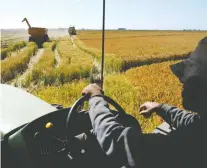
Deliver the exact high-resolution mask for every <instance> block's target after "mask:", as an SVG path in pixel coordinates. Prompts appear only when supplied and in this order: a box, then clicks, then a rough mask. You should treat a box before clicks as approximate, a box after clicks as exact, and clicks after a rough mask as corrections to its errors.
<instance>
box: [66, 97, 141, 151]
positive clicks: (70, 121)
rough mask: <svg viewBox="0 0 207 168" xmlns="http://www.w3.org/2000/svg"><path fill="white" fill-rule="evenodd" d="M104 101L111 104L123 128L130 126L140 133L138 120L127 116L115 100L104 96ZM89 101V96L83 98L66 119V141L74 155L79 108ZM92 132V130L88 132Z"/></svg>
mask: <svg viewBox="0 0 207 168" xmlns="http://www.w3.org/2000/svg"><path fill="white" fill-rule="evenodd" d="M103 98H104V100H105V101H106V102H107V103H109V104H111V105H112V106H113V107H114V108H115V109H116V110H117V111H114V110H111V112H112V114H114V115H115V117H116V119H117V120H118V122H119V123H121V124H122V125H123V126H129V127H135V128H136V129H138V131H141V127H140V125H139V123H138V122H137V120H136V119H135V118H134V117H132V116H131V115H129V114H126V112H125V111H124V109H123V108H122V107H121V106H120V105H119V104H118V103H117V102H115V101H114V100H113V99H111V98H110V97H107V96H103ZM85 101H88V96H82V97H81V98H79V99H78V100H77V101H76V102H75V103H74V104H73V106H72V107H71V108H70V110H69V113H68V116H67V119H66V141H67V147H68V149H69V151H70V153H71V154H72V153H73V152H75V151H74V150H73V148H74V145H73V144H74V137H75V134H76V132H75V127H74V125H77V121H78V120H77V119H78V112H77V110H78V108H79V107H80V106H81V105H82V104H83V103H84V102H85ZM88 131H90V130H88Z"/></svg>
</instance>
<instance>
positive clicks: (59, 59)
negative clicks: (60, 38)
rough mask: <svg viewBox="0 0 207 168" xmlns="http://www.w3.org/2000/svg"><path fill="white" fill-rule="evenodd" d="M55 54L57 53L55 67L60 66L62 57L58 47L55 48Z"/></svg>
mask: <svg viewBox="0 0 207 168" xmlns="http://www.w3.org/2000/svg"><path fill="white" fill-rule="evenodd" d="M54 54H55V60H56V65H55V67H58V66H59V65H60V64H61V58H60V55H59V53H58V50H57V47H56V48H55V51H54Z"/></svg>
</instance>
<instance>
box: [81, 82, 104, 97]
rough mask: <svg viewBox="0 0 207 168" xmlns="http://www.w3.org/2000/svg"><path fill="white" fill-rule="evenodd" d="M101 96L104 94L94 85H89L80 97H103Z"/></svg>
mask: <svg viewBox="0 0 207 168" xmlns="http://www.w3.org/2000/svg"><path fill="white" fill-rule="evenodd" d="M103 94H104V92H103V91H102V90H101V88H100V87H99V86H98V85H97V84H95V83H93V84H89V85H88V86H86V87H85V88H84V89H83V91H82V95H88V96H89V97H93V96H97V95H103Z"/></svg>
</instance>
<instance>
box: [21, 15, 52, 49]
mask: <svg viewBox="0 0 207 168" xmlns="http://www.w3.org/2000/svg"><path fill="white" fill-rule="evenodd" d="M24 21H26V23H27V25H28V27H29V29H28V34H29V35H30V37H29V42H35V43H36V44H37V45H38V47H42V44H43V43H44V42H46V41H48V40H49V37H48V34H47V32H48V29H46V28H41V27H31V25H30V24H29V22H28V20H27V18H24V19H23V20H22V22H24Z"/></svg>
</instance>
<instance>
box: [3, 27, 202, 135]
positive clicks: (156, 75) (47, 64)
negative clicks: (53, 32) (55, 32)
mask: <svg viewBox="0 0 207 168" xmlns="http://www.w3.org/2000/svg"><path fill="white" fill-rule="evenodd" d="M204 36H206V32H182V31H106V46H105V48H106V51H105V70H104V72H105V73H104V74H105V81H104V91H105V93H106V95H108V96H110V97H112V98H113V99H114V100H116V101H117V102H118V103H119V104H120V105H121V106H123V108H124V109H125V110H126V111H127V113H129V114H131V115H133V116H134V117H136V118H137V119H138V120H139V122H140V124H141V126H142V129H143V131H144V132H151V131H152V130H153V129H154V128H155V127H156V126H157V125H159V124H160V123H161V122H162V119H161V118H159V117H158V116H156V115H154V116H153V117H152V118H150V119H145V118H143V117H142V116H140V115H139V106H140V105H141V104H142V103H144V102H145V101H158V102H160V103H168V104H170V105H174V106H178V107H180V108H182V100H181V91H182V85H181V84H180V83H179V81H178V79H177V78H176V77H175V76H174V75H173V74H172V73H171V71H170V68H169V66H170V65H171V64H174V63H176V62H179V61H182V60H183V59H184V58H186V57H187V56H188V53H190V52H191V51H192V50H193V49H194V48H195V47H196V45H197V43H198V42H199V40H200V39H201V38H203V37H204ZM34 46H35V45H31V44H29V45H27V47H26V49H25V50H23V51H21V52H20V53H14V52H13V56H12V57H8V58H6V59H5V60H1V67H2V71H1V75H2V79H3V80H1V82H3V83H4V82H7V81H10V80H15V79H16V78H18V76H20V77H21V79H22V80H23V83H24V84H23V85H22V86H23V87H24V89H26V90H27V91H29V92H31V93H32V94H35V95H36V96H38V97H40V98H41V99H43V100H45V101H47V102H49V103H54V104H62V105H64V106H65V107H69V106H71V105H72V104H73V103H74V102H75V100H76V99H77V98H78V97H80V96H81V90H82V89H83V88H84V87H85V86H87V85H88V84H89V83H90V81H91V79H92V81H93V78H95V77H97V75H99V74H100V67H101V65H100V62H101V31H80V32H79V35H77V36H76V37H74V39H72V40H71V39H70V38H69V36H65V37H61V38H57V39H56V40H53V41H51V42H46V43H44V44H43V48H42V49H38V52H37V54H35V55H34V54H29V55H28V52H29V53H30V52H31V51H30V50H31V49H30V48H31V47H32V53H33V52H35V53H36V50H37V49H36V48H35V47H34ZM40 51H42V52H40ZM37 58H38V59H37ZM17 60H18V61H17ZM34 60H35V61H34ZM31 64H32V66H31ZM27 68H28V69H29V71H28V73H25V72H26V71H27ZM24 73H25V74H24ZM22 74H23V75H22ZM21 75H22V76H21ZM24 75H25V76H24ZM98 78H99V76H98Z"/></svg>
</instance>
